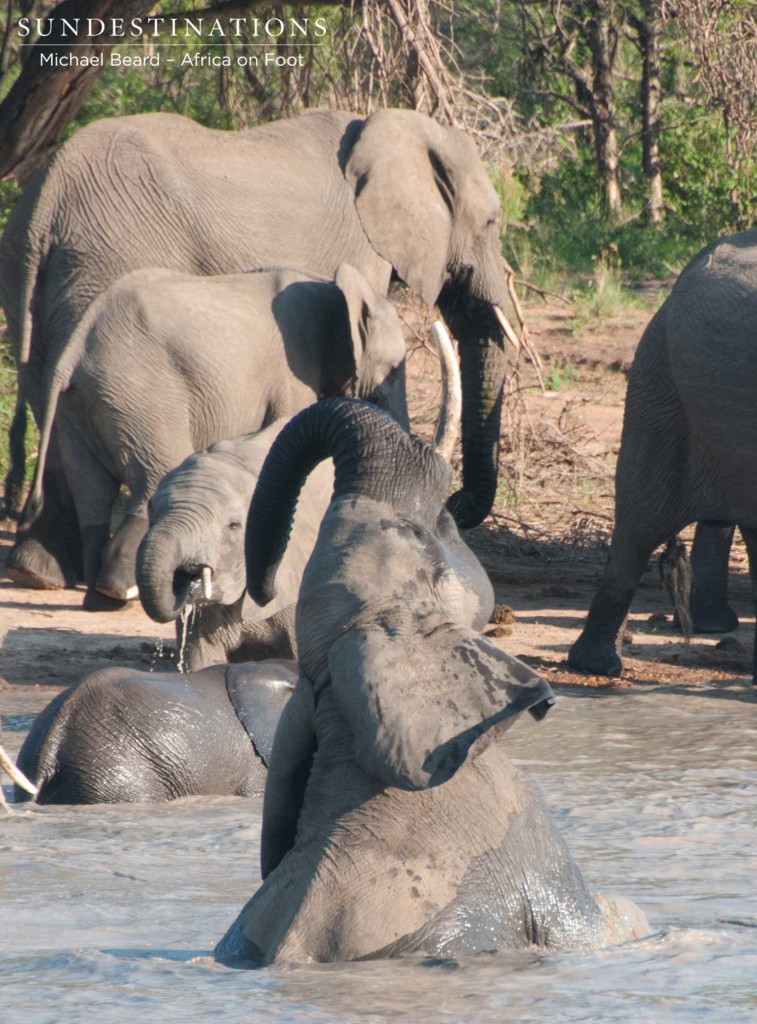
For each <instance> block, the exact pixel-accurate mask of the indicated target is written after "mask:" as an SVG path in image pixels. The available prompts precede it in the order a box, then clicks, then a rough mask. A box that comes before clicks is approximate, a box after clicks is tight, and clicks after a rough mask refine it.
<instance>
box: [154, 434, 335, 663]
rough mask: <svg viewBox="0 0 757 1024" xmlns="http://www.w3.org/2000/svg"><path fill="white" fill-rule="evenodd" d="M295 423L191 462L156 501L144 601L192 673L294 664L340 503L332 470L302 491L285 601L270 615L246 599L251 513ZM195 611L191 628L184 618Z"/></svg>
mask: <svg viewBox="0 0 757 1024" xmlns="http://www.w3.org/2000/svg"><path fill="white" fill-rule="evenodd" d="M287 422H288V419H287V418H286V417H284V418H281V419H278V420H276V421H275V422H274V423H272V424H271V425H270V426H269V427H266V428H265V429H264V430H261V431H258V432H257V433H255V434H249V435H247V436H244V437H238V438H234V439H233V440H231V441H219V442H218V443H217V444H214V445H212V446H211V447H210V448H209V449H208V450H207V451H204V452H197V453H196V454H194V455H190V456H189V457H188V458H187V459H185V460H184V462H182V464H181V465H180V466H178V467H177V468H176V469H174V470H172V471H171V472H170V473H168V474H167V475H166V476H165V477H164V478H163V480H162V481H161V483H160V486H159V487H158V489H157V491H156V492H155V494H153V496H152V498H151V499H150V505H149V510H150V528H149V530H148V531H147V534H146V535H145V538H144V540H143V541H142V544H141V546H140V549H139V553H138V557H137V584H138V586H139V595H140V599H141V601H142V604H143V606H144V609H145V611H146V612H147V614H148V615H149V616H150V617H151V618H152V619H155V621H156V622H170V621H171V620H172V619H176V620H177V640H178V642H179V644H180V645H181V646H183V647H184V650H183V652H182V663H183V664H186V666H187V667H188V668H190V669H192V670H193V671H196V670H197V669H201V668H204V667H205V666H206V665H213V664H218V663H220V662H223V661H226V660H229V661H259V660H262V659H264V658H273V657H279V658H292V657H294V656H295V650H294V603H295V601H296V600H297V592H298V590H299V588H300V580H301V578H302V570H303V569H304V568H305V563H306V562H307V560H308V558H309V557H310V553H311V551H312V550H313V545H314V544H315V538H316V536H317V534H318V528H319V526H320V524H321V519H322V518H323V513H324V512H325V511H326V509H327V508H328V504H329V501H330V500H331V491H332V488H333V483H334V471H333V466H332V464H331V462H324V463H322V464H321V465H320V466H318V467H317V469H316V470H315V471H314V472H313V473H312V474H311V475H310V477H309V478H308V480H307V482H306V484H305V486H304V488H303V490H302V494H301V495H300V500H299V502H298V504H297V511H296V513H295V517H294V524H293V526H292V536H291V538H290V541H289V546H288V547H287V552H286V555H285V556H284V561H283V563H282V566H281V570H280V572H279V588H278V592H277V594H276V600H275V601H274V602H272V604H270V605H269V606H268V607H267V608H266V609H265V610H263V609H261V608H260V607H259V605H256V604H255V603H254V601H252V600H251V599H250V598H249V597H248V596H247V593H246V591H245V564H244V523H245V521H246V519H247V510H248V508H249V505H250V501H251V500H252V494H253V491H254V490H255V484H256V483H257V480H258V476H259V475H260V470H261V469H262V467H263V462H264V461H265V457H266V455H267V454H268V451H269V449H270V447H271V445H272V444H273V442H274V440H275V439H276V437H277V436H278V435H279V433H280V431H281V430H282V428H283V427H284V425H285V424H286V423H287ZM188 607H191V608H192V612H191V614H190V617H189V621H188V622H187V623H186V624H185V623H184V622H183V621H182V620H181V619H180V618H179V617H180V616H181V615H182V614H186V612H187V608H188Z"/></svg>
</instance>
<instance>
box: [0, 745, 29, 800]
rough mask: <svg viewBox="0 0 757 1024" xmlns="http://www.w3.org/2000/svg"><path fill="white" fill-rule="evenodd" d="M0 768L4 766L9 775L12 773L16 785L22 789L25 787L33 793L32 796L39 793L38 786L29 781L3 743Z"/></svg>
mask: <svg viewBox="0 0 757 1024" xmlns="http://www.w3.org/2000/svg"><path fill="white" fill-rule="evenodd" d="M0 768H3V769H4V770H5V771H6V772H7V773H8V775H10V777H11V778H12V779H13V781H14V782H15V783H16V785H17V786H20V787H21V789H25V790H26V792H27V793H31V795H32V796H36V795H37V787H36V786H35V785H34V783H32V782H29V780H28V779H27V777H26V776H25V775H24V773H23V772H22V771H21V769H20V768H17V767H16V766H15V764H14V763H13V762H12V761H11V759H10V758H9V757H8V755H7V753H6V752H5V749H4V748H3V746H2V744H0Z"/></svg>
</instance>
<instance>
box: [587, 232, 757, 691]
mask: <svg viewBox="0 0 757 1024" xmlns="http://www.w3.org/2000/svg"><path fill="white" fill-rule="evenodd" d="M755 324H757V230H751V231H744V232H741V233H739V234H735V235H728V236H726V237H724V238H721V239H718V240H717V241H715V242H713V243H711V244H710V245H708V246H706V247H705V248H704V249H703V250H702V251H701V252H700V253H699V254H698V255H697V256H695V257H694V259H693V260H692V261H691V262H690V263H689V264H688V266H687V267H686V268H685V269H684V270H683V272H682V273H681V276H680V277H679V279H678V281H677V282H676V284H675V286H674V287H673V290H672V291H671V293H670V295H669V296H668V298H667V299H666V301H665V302H664V304H663V305H662V307H661V308H660V309H659V310H658V312H657V313H656V314H655V316H654V317H653V318H652V320H651V322H650V324H649V326H648V327H647V329H646V331H645V332H644V335H643V337H642V339H641V342H640V343H639V347H638V349H637V351H636V355H635V357H634V361H633V365H632V366H631V370H630V373H629V378H628V392H627V395H626V406H625V417H624V421H623V433H622V437H621V446H620V454H619V457H618V465H617V471H616V477H615V491H616V499H615V505H616V511H615V529H614V531H613V537H612V542H611V545H610V554H609V558H608V564H607V568H606V569H605V573H604V576H603V578H602V581H601V583H600V585H599V589H598V591H597V594H596V596H595V597H594V600H593V601H592V604H591V608H590V609H589V615H588V617H587V620H586V625H585V626H584V629H583V632H582V633H581V636H580V637H579V638H578V640H577V641H576V643H575V644H574V645H573V647H572V648H571V650H570V653H569V656H568V663H569V665H570V666H571V667H572V668H575V669H578V670H580V671H585V672H590V673H592V674H596V675H608V676H618V675H620V674H621V672H622V671H623V663H622V660H621V657H620V653H619V647H618V637H619V633H620V628H621V626H622V624H623V621H624V620H625V617H626V614H627V613H628V609H629V607H630V604H631V599H632V597H633V593H634V590H635V589H636V585H637V583H638V581H639V578H640V576H641V574H642V572H643V571H644V568H645V567H646V565H647V562H648V560H649V557H650V555H651V553H652V551H653V550H654V548H655V547H656V546H657V545H658V544H661V543H662V542H664V541H665V540H666V539H667V538H669V537H671V536H672V535H674V534H676V533H678V532H679V531H680V530H681V529H683V527H685V526H687V525H688V524H689V523H691V522H694V521H702V522H706V523H712V524H717V528H718V529H720V528H723V527H726V526H727V525H728V524H734V523H738V524H739V526H740V528H741V533H742V536H743V537H744V542H745V544H746V547H747V551H748V554H749V563H750V572H751V573H752V579H753V580H755V574H756V573H757V421H755V417H754V405H755V400H756V398H757V358H755V357H756V356H757V332H755ZM700 539H701V537H700ZM713 541H714V544H713ZM722 545H723V533H721V534H720V536H719V537H718V536H715V537H714V538H713V537H711V538H710V547H711V548H712V547H713V546H714V548H715V549H716V551H717V548H718V547H719V546H720V547H721V548H722ZM720 557H721V561H722V554H721V556H720ZM716 560H717V559H716ZM703 561H704V560H703ZM694 562H695V572H696V563H697V558H694ZM718 571H722V570H718ZM716 576H717V573H716ZM756 652H757V648H756Z"/></svg>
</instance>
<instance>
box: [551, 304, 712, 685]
mask: <svg viewBox="0 0 757 1024" xmlns="http://www.w3.org/2000/svg"><path fill="white" fill-rule="evenodd" d="M653 326H655V327H656V325H654V322H653ZM647 330H648V332H649V330H650V328H648V329H647ZM645 340H646V341H647V342H648V343H649V342H650V341H651V342H652V343H654V342H656V341H659V338H656V337H655V336H654V335H652V337H651V338H650V337H649V336H648V334H645V337H644V338H643V339H642V342H641V345H640V346H639V352H641V350H642V346H644V345H645ZM648 349H649V345H648V344H647V350H646V351H645V352H644V353H643V354H644V355H645V356H646V360H642V365H641V367H638V368H637V367H636V361H635V362H634V367H633V368H632V372H631V374H630V375H629V382H628V392H627V395H626V408H625V416H624V424H623V435H622V438H621V444H620V455H619V456H618V465H617V469H616V474H615V529H614V531H613V536H612V542H611V544H610V554H609V557H608V560H607V566H606V568H605V572H604V575H603V577H602V580H601V582H600V584H599V588H598V590H597V593H596V595H595V596H594V600H593V601H592V603H591V607H590V608H589V614H588V616H587V619H586V623H585V625H584V628H583V632H582V633H581V635H580V637H579V638H578V640H577V641H576V642H575V643H574V644H573V646H572V647H571V649H570V652H569V654H568V665H569V666H570V667H571V668H573V669H577V670H578V671H580V672H587V673H590V674H592V675H606V676H619V675H621V673H622V671H623V662H622V659H621V657H620V636H621V630H622V626H623V623H624V622H625V619H626V616H627V615H628V611H629V609H630V607H631V601H632V599H633V595H634V591H635V590H636V587H637V585H638V582H639V580H640V579H641V575H642V573H643V572H644V570H645V569H646V567H647V564H648V562H649V558H650V557H651V555H652V552H653V551H654V549H655V548H656V547H657V546H658V545H659V544H662V543H663V542H664V541H666V540H669V539H670V538H671V537H673V536H674V535H675V534H677V533H678V532H679V531H680V530H681V529H682V528H683V527H684V526H686V525H687V524H688V523H690V522H693V521H694V520H696V519H699V518H700V516H699V515H697V510H696V508H695V505H696V502H695V501H694V499H693V498H692V494H691V486H690V481H689V479H688V475H687V468H686V467H687V463H688V427H687V423H686V418H685V415H684V413H683V408H682V405H681V403H680V400H679V399H678V396H677V394H676V392H675V390H674V388H673V387H672V385H671V384H670V381H669V370H666V367H665V364H664V359H662V360H660V354H662V356H664V348H663V347H662V346H661V345H657V346H656V347H653V348H652V352H651V356H652V358H651V359H650V358H649V356H650V353H649V350H648ZM639 352H637V356H636V360H637V361H638V360H639ZM634 370H636V372H634Z"/></svg>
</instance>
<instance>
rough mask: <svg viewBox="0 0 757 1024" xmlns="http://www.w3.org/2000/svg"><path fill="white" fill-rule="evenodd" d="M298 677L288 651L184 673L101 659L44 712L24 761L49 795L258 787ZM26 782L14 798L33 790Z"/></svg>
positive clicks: (233, 791) (128, 796) (146, 794)
mask: <svg viewBox="0 0 757 1024" xmlns="http://www.w3.org/2000/svg"><path fill="white" fill-rule="evenodd" d="M296 679H297V674H296V665H295V664H294V662H288V661H265V662H260V663H257V664H250V665H220V666H214V667H212V668H207V669H204V670H203V671H202V672H190V673H187V674H181V675H179V674H177V673H175V672H172V673H168V672H166V673H160V672H137V671H135V670H133V669H126V668H107V669H102V670H101V671H99V672H93V673H92V674H91V675H89V676H87V677H86V678H85V679H83V680H82V681H81V682H80V683H79V684H78V685H77V686H74V687H71V688H70V689H68V690H64V691H63V693H59V694H58V696H57V697H55V698H53V700H52V701H51V702H50V703H49V704H48V705H47V707H46V708H44V709H43V710H42V711H41V712H40V713H39V715H37V717H36V718H35V720H34V722H33V723H32V727H31V729H30V730H29V735H28V736H27V737H26V739H25V741H24V744H23V746H22V747H21V750H20V752H19V755H18V761H17V768H18V769H20V771H21V772H23V773H24V775H25V776H27V777H28V778H29V779H30V780H31V782H32V784H33V787H36V796H35V799H36V801H37V803H41V804H94V803H158V802H161V801H163V800H176V799H178V798H179V797H183V796H213V795H217V796H255V795H256V794H258V793H261V792H262V790H263V787H264V785H265V777H266V765H267V764H268V761H269V758H270V752H271V744H272V743H273V736H274V733H275V732H276V727H277V725H278V721H279V718H280V716H281V712H282V710H283V708H284V706H285V705H286V702H287V701H288V700H289V697H290V694H291V692H292V689H293V687H294V683H295V681H296ZM22 778H23V776H22ZM21 786H22V784H21V782H20V781H17V782H16V789H15V794H16V799H17V800H22V799H28V796H26V795H25V793H24V792H23V790H22V788H21Z"/></svg>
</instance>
